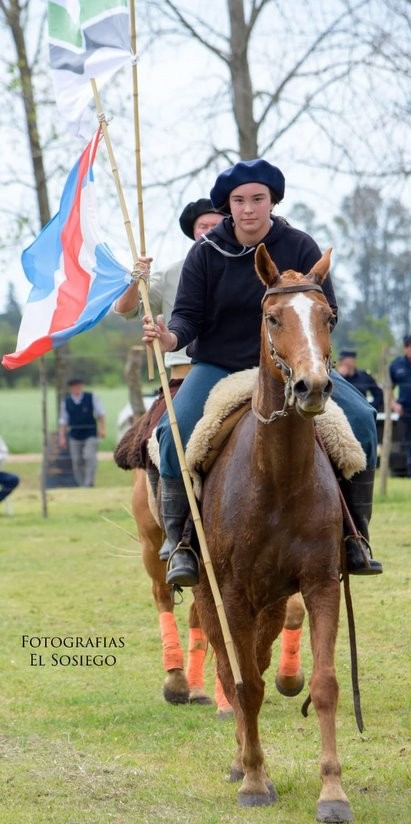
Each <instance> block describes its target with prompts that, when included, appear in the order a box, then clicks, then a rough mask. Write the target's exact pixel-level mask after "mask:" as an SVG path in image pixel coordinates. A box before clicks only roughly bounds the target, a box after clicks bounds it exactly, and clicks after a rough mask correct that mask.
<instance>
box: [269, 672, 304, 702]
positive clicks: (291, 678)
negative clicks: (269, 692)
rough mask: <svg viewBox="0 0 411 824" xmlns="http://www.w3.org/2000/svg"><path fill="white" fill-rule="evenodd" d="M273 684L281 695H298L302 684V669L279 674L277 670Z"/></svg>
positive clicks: (288, 696) (289, 696)
mask: <svg viewBox="0 0 411 824" xmlns="http://www.w3.org/2000/svg"><path fill="white" fill-rule="evenodd" d="M275 686H276V687H277V689H278V692H279V693H281V695H285V696H286V698H293V697H294V696H295V695H299V694H300V692H301V690H302V688H303V686H304V670H302V669H299V670H298V672H297V673H296V674H295V675H280V673H279V672H277V675H276V676H275Z"/></svg>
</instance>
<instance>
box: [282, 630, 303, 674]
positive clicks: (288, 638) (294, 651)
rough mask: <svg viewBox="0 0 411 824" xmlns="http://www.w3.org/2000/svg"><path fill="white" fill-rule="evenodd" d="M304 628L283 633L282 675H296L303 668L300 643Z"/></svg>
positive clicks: (283, 631)
mask: <svg viewBox="0 0 411 824" xmlns="http://www.w3.org/2000/svg"><path fill="white" fill-rule="evenodd" d="M301 633H302V628H301V627H299V628H298V629H285V628H283V630H282V633H281V656H280V663H279V667H278V672H279V673H280V674H281V675H296V674H297V672H298V670H299V669H300V667H301V655H300V643H301Z"/></svg>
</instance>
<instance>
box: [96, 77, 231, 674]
mask: <svg viewBox="0 0 411 824" xmlns="http://www.w3.org/2000/svg"><path fill="white" fill-rule="evenodd" d="M91 85H92V88H93V95H94V100H95V102H96V109H97V116H98V120H99V123H100V126H101V130H102V132H103V136H104V140H105V143H106V147H107V152H108V156H109V159H110V164H111V171H112V173H113V177H114V181H115V185H116V189H117V194H118V199H119V203H120V207H121V212H122V215H123V220H124V226H125V229H126V233H127V238H128V242H129V246H130V250H131V254H132V258H133V265H134V271H135V273H136V274H137V273H138V265H137V258H138V253H137V247H136V244H135V240H134V235H133V230H132V227H131V222H130V218H129V215H128V210H127V206H126V202H125V198H124V193H123V189H122V186H121V182H120V175H119V172H118V168H117V164H116V161H115V157H114V152H113V147H112V144H111V140H110V135H109V133H108V126H107V120H106V117H105V114H104V112H103V111H102V107H101V102H100V95H99V93H98V89H97V85H96V82H95V80H94V79H92V80H91ZM138 285H139V290H140V297H141V300H142V303H143V307H144V313H145V314H146V315H150V317H152V312H151V307H150V302H149V297H148V289H147V284H146V282H145V280H144V278H139V279H138ZM153 348H154V355H155V358H156V362H157V368H158V371H159V375H160V380H161V386H162V388H163V392H164V399H165V402H166V407H167V412H168V416H169V419H170V425H171V431H172V435H173V438H174V443H175V447H176V451H177V457H178V461H179V464H180V467H181V473H182V477H183V481H184V486H185V490H186V494H187V498H188V502H189V505H190V509H191V514H192V516H193V522H194V526H195V529H196V532H197V537H198V542H199V545H200V549H201V553H202V558H203V562H204V565H205V568H206V572H207V577H208V581H209V584H210V588H211V591H212V594H213V598H214V602H215V605H216V609H217V614H218V618H219V621H220V626H221V631H222V634H223V638H224V643H225V646H226V650H227V655H228V659H229V662H230V666H231V671H232V673H233V678H234V682H235V684H236V686H240V685H241V684H242V678H241V673H240V669H239V666H238V661H237V657H236V654H235V649H234V644H233V639H232V637H231V632H230V628H229V626H228V622H227V616H226V614H225V610H224V604H223V601H222V598H221V593H220V590H219V587H218V584H217V580H216V577H215V572H214V569H213V565H212V562H211V558H210V553H209V551H208V546H207V542H206V538H205V534H204V529H203V524H202V521H201V517H200V512H199V509H198V506H197V501H196V498H195V495H194V491H193V486H192V483H191V478H190V473H189V471H188V468H187V464H186V459H185V455H184V449H183V444H182V442H181V436H180V432H179V429H178V424H177V419H176V416H175V412H174V406H173V400H172V397H171V393H170V387H169V385H168V379H167V373H166V370H165V366H164V360H163V355H162V352H161V348H160V343H159V341H158V340H157V339H155V340H154V341H153Z"/></svg>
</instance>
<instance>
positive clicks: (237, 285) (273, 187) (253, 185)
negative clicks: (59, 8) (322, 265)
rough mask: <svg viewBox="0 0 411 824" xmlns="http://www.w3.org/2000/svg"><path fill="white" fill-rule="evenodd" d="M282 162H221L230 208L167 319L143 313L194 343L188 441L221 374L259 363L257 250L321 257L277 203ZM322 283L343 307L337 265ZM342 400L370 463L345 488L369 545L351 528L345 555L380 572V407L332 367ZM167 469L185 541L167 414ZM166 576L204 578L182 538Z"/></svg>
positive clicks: (194, 258) (167, 511) (216, 191)
mask: <svg viewBox="0 0 411 824" xmlns="http://www.w3.org/2000/svg"><path fill="white" fill-rule="evenodd" d="M284 187H285V180H284V176H283V174H282V172H281V171H280V169H278V168H277V167H276V166H272V165H271V164H270V163H268V162H267V161H266V160H262V159H257V160H249V161H240V162H239V163H236V164H235V166H232V167H230V168H229V169H227V170H226V171H224V172H222V173H221V174H220V175H219V176H218V177H217V179H216V182H215V184H214V186H213V188H212V190H211V192H210V198H211V201H212V203H213V205H214V207H215V208H216V209H222V210H224V211H225V212H227V213H228V215H229V216H228V217H226V218H224V219H223V220H222V221H221V222H220V223H219V224H218V225H217V226H216V227H215V228H214V229H212V230H211V232H209V233H208V234H207V236H205V237H204V238H203V239H202V240H200V241H198V242H197V243H196V244H195V245H194V246H193V247H192V248H191V250H190V251H189V253H188V255H187V257H186V260H185V263H184V265H183V269H182V272H181V277H180V282H179V286H178V290H177V295H176V300H175V304H174V310H173V313H172V315H171V320H170V322H169V323H168V326H166V325H165V323H164V322H163V319H162V318H161V316H159V317H157V319H156V321H153V319H152V318H150V317H148V316H147V315H146V316H145V317H144V318H143V332H144V336H143V340H144V342H145V343H147V344H152V341H153V339H154V338H158V340H159V343H160V347H161V349H162V350H163V351H173V350H175V349H179V348H180V347H182V346H187V352H188V354H189V355H190V356H191V358H192V361H193V366H192V369H191V371H190V372H189V374H188V375H187V377H186V378H185V380H184V382H183V384H182V386H181V388H180V389H179V390H178V392H177V394H176V395H175V398H174V409H175V414H176V419H177V423H178V427H179V431H180V435H181V440H182V443H183V447H184V448H185V447H186V445H187V442H188V440H189V437H190V435H191V433H192V431H193V429H194V426H195V424H196V423H197V421H198V420H199V418H200V417H201V415H202V411H203V407H204V403H205V400H206V399H207V397H208V394H209V392H210V390H211V389H212V387H213V386H214V385H215V384H216V383H217V381H218V380H220V379H221V378H224V377H225V376H226V375H229V374H231V373H232V372H237V371H239V370H242V369H247V368H250V367H253V366H258V363H259V356H260V326H261V300H262V297H263V294H264V291H265V287H264V286H263V284H262V283H261V281H260V280H259V279H258V278H257V276H256V273H255V268H254V253H255V249H256V247H257V245H258V244H259V243H260V242H263V243H264V244H265V246H266V248H267V250H268V253H269V254H270V256H271V258H272V259H273V260H274V261H275V263H276V265H277V267H278V269H279V270H280V271H284V270H286V269H294V270H296V271H298V272H302V273H308V272H309V271H310V269H311V268H312V267H313V266H314V264H315V263H317V261H318V260H319V259H320V257H321V251H320V249H319V247H318V246H317V244H316V243H315V241H314V240H313V239H312V238H311V237H310V235H308V234H306V233H305V232H302V231H300V230H299V229H295V228H294V227H292V226H290V224H289V223H288V222H287V221H286V220H284V218H282V217H277V216H275V215H274V214H273V207H274V206H275V204H277V203H279V202H280V201H281V200H282V198H283V195H284ZM322 286H323V291H324V294H325V296H326V298H327V300H328V302H329V304H330V307H331V309H332V311H333V314H334V318H335V322H336V320H337V314H338V307H337V302H336V298H335V294H334V289H333V285H332V282H331V278H330V275H328V276H327V278H326V279H325V281H324V282H323V285H322ZM332 380H333V383H334V390H333V397H334V400H336V402H337V403H338V404H339V405H340V406H341V407H342V409H343V410H344V412H345V414H346V415H347V417H348V419H349V421H350V423H351V426H352V428H353V430H354V433H355V435H356V437H357V438H358V440H359V441H360V443H361V444H362V446H363V448H364V451H365V453H366V455H367V470H366V471H365V472H361V473H358V475H357V476H354V478H353V479H352V480H351V481H350V483H349V484H347V488H346V489H344V495H345V497H346V499H347V503H348V505H349V507H350V511H351V514H352V517H353V519H354V522H355V524H356V526H357V528H358V529H359V531H360V532H361V534H362V535H363V536H364V539H365V542H364V551H365V552H366V553H367V554H368V555H369V563H367V562H365V561H364V558H363V554H362V552H361V550H360V549H359V547H358V544H357V542H356V541H355V540H352V539H350V538H349V537H347V539H346V545H347V564H348V569H349V571H350V572H351V573H355V574H370V573H371V574H377V573H379V572H382V566H381V564H380V563H379V562H378V561H376V560H374V559H373V558H372V557H371V553H370V550H369V544H368V521H369V519H370V517H371V504H372V491H373V479H374V470H375V467H376V463H377V431H376V425H375V410H374V409H373V408H372V407H371V405H370V404H369V403H368V401H366V400H365V398H364V397H363V395H361V393H360V392H358V391H357V390H356V389H355V388H354V387H352V386H350V384H348V383H347V382H346V381H345V380H344V379H343V378H341V377H340V375H339V374H338V372H336V371H333V372H332ZM157 437H158V441H159V450H160V476H161V481H162V492H164V493H165V500H166V501H167V507H164V506H163V513H162V514H163V522H164V526H165V531H166V534H167V543H168V546H171V547H173V551H174V548H175V547H176V546H177V545H178V543H179V541H180V539H181V534H182V530H183V527H184V524H185V521H186V519H187V515H188V511H189V506H188V501H187V497H186V494H185V487H184V482H183V479H182V477H181V470H180V466H179V462H178V458H177V454H176V450H175V446H174V440H173V437H172V432H171V427H170V422H169V419H168V414H165V415H164V416H163V417H162V419H161V420H160V422H159V425H158V427H157ZM167 582H168V583H170V584H173V585H177V586H193V585H194V584H196V583H197V582H198V560H197V557H196V555H195V553H194V552H193V551H192V550H190V549H185V548H184V549H183V548H179V549H178V550H177V552H174V554H173V555H172V558H170V562H169V565H168V572H167Z"/></svg>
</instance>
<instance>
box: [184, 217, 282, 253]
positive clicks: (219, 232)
mask: <svg viewBox="0 0 411 824" xmlns="http://www.w3.org/2000/svg"><path fill="white" fill-rule="evenodd" d="M287 225H288V224H287V221H286V220H285V219H284V218H281V217H273V216H271V228H270V229H269V231H268V232H267V234H266V235H265V237H263V238H261V240H260V241H259V242H258V243H267V242H273V241H275V240H278V239H279V238H280V237H281V235H282V234H283V233H284V231H285V228H286V226H287ZM199 243H201V244H203V243H208V244H209V245H210V246H212V247H213V249H216V251H217V252H220V254H221V255H224V257H243V256H244V255H249V254H251V252H254V251H255V249H256V248H257V246H258V243H256V244H255V245H254V246H245V245H243V244H241V243H239V242H238V240H237V238H236V236H235V234H234V228H233V221H232V218H231V217H226V218H224V220H222V221H220V223H218V224H217V226H215V227H214V229H211V231H210V232H208V233H207V234H206V235H202V236H201V240H200V241H199Z"/></svg>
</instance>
